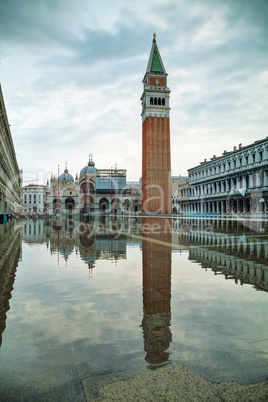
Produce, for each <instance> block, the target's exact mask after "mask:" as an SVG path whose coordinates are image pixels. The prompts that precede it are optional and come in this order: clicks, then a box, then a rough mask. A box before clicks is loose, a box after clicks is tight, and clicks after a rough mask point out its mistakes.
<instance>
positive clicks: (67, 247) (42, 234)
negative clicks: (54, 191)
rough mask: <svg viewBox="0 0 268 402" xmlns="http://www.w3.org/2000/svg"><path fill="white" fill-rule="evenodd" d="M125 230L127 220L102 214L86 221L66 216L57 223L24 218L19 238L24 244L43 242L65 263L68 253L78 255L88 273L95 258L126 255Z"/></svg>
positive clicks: (122, 257) (116, 257)
mask: <svg viewBox="0 0 268 402" xmlns="http://www.w3.org/2000/svg"><path fill="white" fill-rule="evenodd" d="M127 231H128V222H127V221H126V222H125V221H120V220H117V219H113V220H111V219H106V218H105V217H100V218H99V219H96V220H94V221H91V222H86V223H85V222H81V221H79V220H68V219H66V220H63V221H61V225H56V224H55V222H54V221H45V220H42V219H36V220H33V219H28V220H27V221H26V222H25V223H24V227H23V240H24V242H26V243H28V244H33V243H36V244H38V243H44V242H45V243H46V245H47V248H48V249H49V250H50V253H51V254H57V255H58V258H59V262H60V260H61V259H63V260H64V261H65V263H67V262H68V260H69V258H70V256H71V255H72V254H75V255H76V256H80V259H81V260H82V261H84V262H85V264H86V265H87V266H88V269H89V271H90V273H91V274H92V269H93V268H94V267H95V262H96V260H112V261H113V262H116V261H117V260H120V259H126V247H127V243H128V242H129V239H128V238H127V236H126V234H125V233H127Z"/></svg>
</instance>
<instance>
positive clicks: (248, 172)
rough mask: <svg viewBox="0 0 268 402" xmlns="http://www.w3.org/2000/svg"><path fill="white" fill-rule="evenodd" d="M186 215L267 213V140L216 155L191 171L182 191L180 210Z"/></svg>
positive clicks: (240, 145) (267, 138)
mask: <svg viewBox="0 0 268 402" xmlns="http://www.w3.org/2000/svg"><path fill="white" fill-rule="evenodd" d="M179 212H181V213H183V214H184V215H187V214H200V215H204V214H215V215H229V214H231V215H233V214H249V213H254V214H265V213H268V137H266V138H265V139H263V140H259V141H255V142H254V143H253V144H250V145H248V146H244V147H243V146H242V144H239V146H238V148H237V147H234V149H233V151H230V152H227V151H224V152H223V154H222V156H219V157H217V156H216V155H214V156H213V157H212V158H211V159H210V160H209V161H207V160H206V159H205V160H204V162H201V163H200V165H199V166H196V167H193V168H191V169H189V170H188V184H186V183H184V185H183V186H181V188H180V210H179Z"/></svg>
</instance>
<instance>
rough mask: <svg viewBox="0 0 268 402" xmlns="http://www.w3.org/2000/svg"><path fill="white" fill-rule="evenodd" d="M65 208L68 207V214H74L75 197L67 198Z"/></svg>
mask: <svg viewBox="0 0 268 402" xmlns="http://www.w3.org/2000/svg"><path fill="white" fill-rule="evenodd" d="M65 208H66V213H67V214H68V215H72V214H73V210H74V199H73V198H71V197H69V198H67V199H66V201H65Z"/></svg>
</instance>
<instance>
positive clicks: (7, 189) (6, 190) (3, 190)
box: [0, 85, 22, 222]
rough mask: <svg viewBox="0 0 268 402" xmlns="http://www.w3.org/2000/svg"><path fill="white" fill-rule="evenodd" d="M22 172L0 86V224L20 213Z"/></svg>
mask: <svg viewBox="0 0 268 402" xmlns="http://www.w3.org/2000/svg"><path fill="white" fill-rule="evenodd" d="M21 182H22V172H21V171H20V170H19V166H18V162H17V158H16V153H15V149H14V144H13V140H12V136H11V132H10V125H9V122H8V118H7V113H6V108H5V103H4V98H3V94H2V89H1V85H0V222H4V221H5V220H6V218H5V217H6V215H8V214H14V213H19V212H21V208H22V205H21V195H22V187H21Z"/></svg>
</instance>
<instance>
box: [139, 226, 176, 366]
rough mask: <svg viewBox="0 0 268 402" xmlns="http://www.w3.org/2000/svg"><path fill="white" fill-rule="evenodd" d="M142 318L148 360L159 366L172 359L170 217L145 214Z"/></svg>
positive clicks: (151, 364) (151, 363)
mask: <svg viewBox="0 0 268 402" xmlns="http://www.w3.org/2000/svg"><path fill="white" fill-rule="evenodd" d="M142 228H143V233H142V268H143V320H142V329H143V336H144V350H145V352H146V357H145V360H146V361H147V362H148V363H149V366H148V368H150V369H156V368H158V367H161V366H164V365H166V364H167V363H168V362H169V352H168V348H169V344H170V342H171V339H172V335H171V331H170V320H171V310H170V298H171V251H172V249H171V230H170V228H171V219H169V218H165V219H161V218H158V219H156V218H142Z"/></svg>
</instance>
